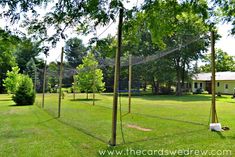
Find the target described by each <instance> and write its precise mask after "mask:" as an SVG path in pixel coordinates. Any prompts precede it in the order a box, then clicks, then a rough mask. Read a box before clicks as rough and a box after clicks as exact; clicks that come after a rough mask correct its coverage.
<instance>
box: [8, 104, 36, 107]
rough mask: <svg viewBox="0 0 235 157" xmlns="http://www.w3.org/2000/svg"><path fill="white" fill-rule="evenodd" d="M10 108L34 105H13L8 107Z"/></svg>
mask: <svg viewBox="0 0 235 157" xmlns="http://www.w3.org/2000/svg"><path fill="white" fill-rule="evenodd" d="M8 106H9V107H23V106H33V105H17V104H13V105H8Z"/></svg>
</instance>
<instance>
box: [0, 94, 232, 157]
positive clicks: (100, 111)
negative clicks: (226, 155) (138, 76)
mask: <svg viewBox="0 0 235 157" xmlns="http://www.w3.org/2000/svg"><path fill="white" fill-rule="evenodd" d="M41 97H42V95H40V94H38V95H37V99H36V103H35V104H36V105H34V106H14V103H13V102H12V101H11V99H10V96H8V95H0V135H1V136H0V157H2V156H7V157H8V156H16V157H18V156H22V157H24V156H29V157H31V156H42V157H44V156H50V157H51V156H61V157H62V156H63V157H64V156H72V157H80V156H84V157H93V156H100V155H99V150H126V149H127V148H128V149H133V150H138V149H140V150H160V149H164V150H178V149H183V150H187V149H190V150H231V151H232V153H233V154H234V155H233V156H235V131H234V129H235V100H233V99H231V98H230V96H224V97H221V98H218V99H217V109H218V118H219V121H220V122H221V123H222V125H223V126H229V127H230V130H229V131H225V132H221V133H217V132H211V131H209V130H208V121H209V116H210V104H211V103H210V101H211V100H210V96H208V95H188V96H182V97H176V96H147V95H146V96H135V97H133V99H132V104H133V105H132V113H131V114H127V108H128V106H127V102H128V99H127V97H124V96H123V97H121V101H119V106H120V105H121V107H122V108H121V109H122V110H121V114H122V117H120V112H119V113H118V115H119V116H118V128H117V143H118V146H117V147H114V148H113V147H109V146H108V141H109V140H110V137H111V124H112V123H111V118H112V110H111V109H112V95H111V94H98V95H96V101H95V106H93V105H92V100H90V99H89V100H86V99H85V98H86V96H85V94H78V95H76V98H77V99H76V100H73V95H72V94H67V95H66V96H65V99H63V100H62V108H61V117H60V118H57V110H58V108H57V106H58V95H57V94H46V96H45V108H44V109H41V108H40V104H41V100H42V98H41ZM119 111H120V110H119ZM120 119H122V121H120ZM121 122H122V123H121ZM121 126H122V127H121ZM133 126H134V128H133ZM121 129H122V132H121ZM144 129H147V131H146V130H144ZM122 135H123V136H122ZM106 156H110V155H107V154H106ZM120 156H121V155H120ZM122 156H124V155H122ZM126 156H127V155H126ZM128 156H131V155H128ZM132 156H135V155H134V154H132ZM136 156H137V155H136ZM138 156H141V155H138ZM159 156H160V155H159ZM169 156H170V155H169ZM182 156H183V155H182ZM206 156H207V155H206Z"/></svg>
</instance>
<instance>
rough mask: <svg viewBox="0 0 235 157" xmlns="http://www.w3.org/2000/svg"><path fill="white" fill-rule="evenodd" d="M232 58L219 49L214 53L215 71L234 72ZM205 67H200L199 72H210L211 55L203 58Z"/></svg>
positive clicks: (234, 61) (234, 66)
mask: <svg viewBox="0 0 235 157" xmlns="http://www.w3.org/2000/svg"><path fill="white" fill-rule="evenodd" d="M234 59H235V58H234V56H229V55H228V53H226V52H224V51H223V50H221V49H216V51H215V69H216V71H217V72H222V71H235V60H234ZM203 62H204V63H206V64H205V65H203V66H201V67H200V71H201V72H211V64H210V62H211V54H208V55H206V56H205V57H204V58H203Z"/></svg>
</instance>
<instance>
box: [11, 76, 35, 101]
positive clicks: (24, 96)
mask: <svg viewBox="0 0 235 157" xmlns="http://www.w3.org/2000/svg"><path fill="white" fill-rule="evenodd" d="M19 76H20V77H19V79H18V81H19V85H18V86H17V89H16V92H15V94H14V95H13V97H12V99H13V101H14V102H15V103H16V105H33V103H34V101H35V92H34V88H33V81H32V79H31V78H30V77H29V76H27V75H23V74H20V75H19Z"/></svg>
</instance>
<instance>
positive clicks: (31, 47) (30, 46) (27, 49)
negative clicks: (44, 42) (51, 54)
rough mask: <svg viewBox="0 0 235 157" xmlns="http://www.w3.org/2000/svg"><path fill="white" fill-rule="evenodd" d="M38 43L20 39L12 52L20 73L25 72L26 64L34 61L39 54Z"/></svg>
mask: <svg viewBox="0 0 235 157" xmlns="http://www.w3.org/2000/svg"><path fill="white" fill-rule="evenodd" d="M39 46H40V43H36V42H35V43H33V42H31V40H30V39H26V38H24V39H22V40H21V41H20V42H19V44H18V46H17V48H16V51H15V52H14V56H15V58H16V62H17V64H18V66H19V68H20V69H21V72H26V71H27V63H28V62H30V60H31V59H34V60H36V57H37V56H38V55H39V53H40V52H41V49H40V47H39Z"/></svg>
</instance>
